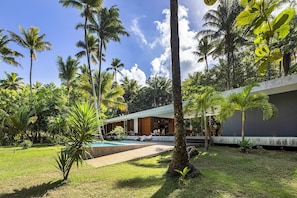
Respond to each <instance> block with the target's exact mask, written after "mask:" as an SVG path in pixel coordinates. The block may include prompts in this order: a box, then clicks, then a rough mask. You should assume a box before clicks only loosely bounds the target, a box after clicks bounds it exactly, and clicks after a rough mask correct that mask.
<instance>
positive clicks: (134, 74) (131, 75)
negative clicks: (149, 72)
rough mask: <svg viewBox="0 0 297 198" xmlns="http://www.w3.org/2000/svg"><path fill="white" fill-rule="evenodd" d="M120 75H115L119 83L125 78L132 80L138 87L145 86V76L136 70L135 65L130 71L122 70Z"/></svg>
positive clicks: (139, 70)
mask: <svg viewBox="0 0 297 198" xmlns="http://www.w3.org/2000/svg"><path fill="white" fill-rule="evenodd" d="M121 73H122V74H123V75H122V76H121V75H120V74H117V80H118V82H120V81H121V80H122V79H123V77H124V76H127V78H128V79H134V80H136V81H137V82H138V85H140V86H145V84H146V75H145V73H144V72H143V71H142V70H141V69H139V68H138V65H137V64H135V65H134V66H133V67H132V68H131V69H130V70H128V69H122V70H121Z"/></svg>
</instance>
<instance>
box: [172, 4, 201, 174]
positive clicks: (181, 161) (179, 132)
mask: <svg viewBox="0 0 297 198" xmlns="http://www.w3.org/2000/svg"><path fill="white" fill-rule="evenodd" d="M170 27H171V63H172V95H173V107H174V136H175V148H174V151H173V156H172V161H171V163H170V164H169V167H168V170H167V173H168V174H169V175H170V176H179V174H178V173H177V172H176V171H175V170H183V169H184V168H185V167H188V168H190V169H191V170H190V172H191V174H192V176H197V175H198V174H199V173H198V172H197V170H196V169H195V167H194V166H193V165H191V164H190V163H189V159H188V154H187V150H186V133H185V131H184V118H183V106H182V96H181V79H180V59H179V37H178V0H170Z"/></svg>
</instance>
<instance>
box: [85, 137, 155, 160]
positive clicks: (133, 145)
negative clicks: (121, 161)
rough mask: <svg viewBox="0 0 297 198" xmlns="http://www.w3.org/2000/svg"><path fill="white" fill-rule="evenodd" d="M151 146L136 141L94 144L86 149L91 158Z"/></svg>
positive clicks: (147, 143)
mask: <svg viewBox="0 0 297 198" xmlns="http://www.w3.org/2000/svg"><path fill="white" fill-rule="evenodd" d="M150 145H153V143H149V142H136V141H104V142H94V143H92V145H91V147H90V148H89V149H88V152H89V153H90V154H91V156H92V157H93V158H95V157H100V156H104V155H110V154H113V153H119V152H123V151H128V150H133V149H138V148H143V147H146V146H150Z"/></svg>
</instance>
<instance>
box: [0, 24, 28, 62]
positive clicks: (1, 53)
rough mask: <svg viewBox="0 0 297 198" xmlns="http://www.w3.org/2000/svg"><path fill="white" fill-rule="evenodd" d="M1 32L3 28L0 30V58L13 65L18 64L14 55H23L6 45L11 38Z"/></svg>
mask: <svg viewBox="0 0 297 198" xmlns="http://www.w3.org/2000/svg"><path fill="white" fill-rule="evenodd" d="M2 32H3V30H0V60H2V61H3V62H6V63H8V64H11V65H14V66H20V63H19V62H17V61H16V60H15V57H23V55H22V54H20V53H19V52H17V51H14V50H12V49H10V48H9V47H7V44H8V43H9V42H10V41H11V40H10V39H9V38H8V36H7V35H2Z"/></svg>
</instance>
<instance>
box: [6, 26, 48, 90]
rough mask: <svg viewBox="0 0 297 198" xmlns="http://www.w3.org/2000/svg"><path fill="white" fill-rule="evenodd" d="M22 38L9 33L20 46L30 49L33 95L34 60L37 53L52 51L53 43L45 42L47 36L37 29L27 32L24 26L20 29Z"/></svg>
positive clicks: (33, 28) (31, 28)
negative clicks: (40, 33)
mask: <svg viewBox="0 0 297 198" xmlns="http://www.w3.org/2000/svg"><path fill="white" fill-rule="evenodd" d="M19 28H20V32H21V35H22V36H23V37H21V36H19V35H17V34H16V33H14V32H11V31H10V32H9V33H10V35H11V37H12V39H13V40H14V41H15V42H16V43H17V44H19V45H20V46H22V47H24V48H27V49H29V51H30V93H31V95H32V70H33V60H36V59H37V56H36V53H35V51H37V52H41V51H44V50H50V49H51V43H50V42H47V41H44V38H45V36H46V35H45V34H42V35H39V32H40V30H39V29H38V28H37V27H30V28H29V29H28V30H25V29H24V28H23V27H22V26H20V27H19Z"/></svg>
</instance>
